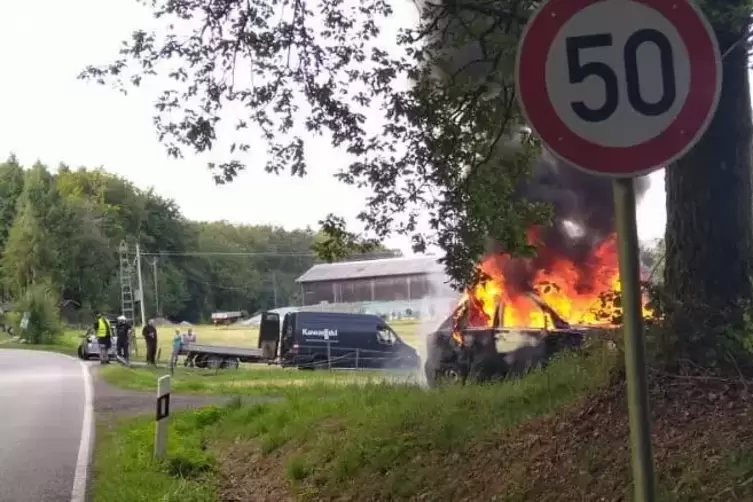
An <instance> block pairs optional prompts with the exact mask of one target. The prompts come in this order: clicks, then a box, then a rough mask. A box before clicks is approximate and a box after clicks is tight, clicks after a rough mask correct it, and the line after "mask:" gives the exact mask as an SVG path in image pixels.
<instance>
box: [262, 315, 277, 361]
mask: <svg viewBox="0 0 753 502" xmlns="http://www.w3.org/2000/svg"><path fill="white" fill-rule="evenodd" d="M279 343H280V315H279V314H276V313H274V312H262V314H261V322H260V323H259V348H260V349H261V350H262V355H263V357H264V358H265V359H274V358H275V357H277V346H278V345H279Z"/></svg>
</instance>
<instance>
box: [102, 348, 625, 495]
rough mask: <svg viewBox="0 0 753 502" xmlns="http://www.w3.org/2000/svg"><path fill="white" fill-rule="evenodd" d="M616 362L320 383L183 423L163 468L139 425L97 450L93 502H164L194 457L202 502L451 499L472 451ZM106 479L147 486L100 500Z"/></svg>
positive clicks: (570, 361)
mask: <svg viewBox="0 0 753 502" xmlns="http://www.w3.org/2000/svg"><path fill="white" fill-rule="evenodd" d="M613 363H614V361H613V356H611V355H610V354H607V353H602V354H599V355H598V356H592V357H588V358H582V357H575V356H569V357H563V358H562V359H560V360H558V361H555V362H554V363H553V364H552V365H551V366H550V367H549V368H548V369H547V370H546V371H544V372H537V373H535V374H533V375H531V376H529V377H528V378H525V379H522V380H517V381H510V382H506V383H503V384H497V385H488V386H467V387H448V388H444V389H439V390H431V391H427V390H423V389H420V388H417V387H415V386H409V385H403V384H387V383H382V384H374V383H368V384H365V385H358V386H356V385H345V386H334V385H327V384H325V383H322V384H321V389H327V390H328V393H326V394H322V393H319V392H316V393H312V392H311V391H310V389H309V388H308V387H304V388H294V389H290V390H289V392H288V393H287V395H286V397H287V399H285V400H284V401H282V402H279V403H263V404H253V405H243V406H240V405H238V404H237V403H236V404H234V405H232V406H228V407H226V408H211V409H209V410H208V411H207V410H204V411H201V412H187V413H185V414H184V415H180V421H181V422H176V423H175V424H174V425H173V430H172V435H173V437H171V440H172V441H171V444H170V446H169V448H170V451H169V461H168V462H167V463H162V464H160V465H158V466H155V465H154V464H153V463H152V461H151V460H150V459H149V457H148V452H149V450H150V448H151V446H150V445H151V441H152V436H151V433H150V432H149V433H147V429H144V427H147V428H148V422H138V421H135V422H134V421H131V422H125V423H122V424H120V425H119V426H118V427H116V432H115V433H114V434H113V435H112V436H108V437H109V439H107V437H106V438H105V439H103V443H102V444H100V446H99V448H98V450H97V451H98V459H97V463H96V464H95V465H98V466H102V465H105V464H106V467H102V468H100V469H98V470H96V471H95V473H96V478H95V494H96V496H95V500H107V501H110V500H113V501H120V500H123V501H126V500H128V501H130V500H173V498H171V497H178V495H179V493H180V490H183V489H189V488H182V487H183V486H189V487H190V486H191V485H190V483H192V481H190V480H187V479H186V478H185V476H176V475H175V468H173V467H170V466H171V465H173V464H175V463H178V464H181V463H182V462H184V460H181V459H184V458H186V455H188V458H190V459H193V457H192V456H191V455H193V454H194V453H196V450H197V449H198V451H200V452H201V454H200V455H198V456H197V457H196V458H197V459H200V460H197V461H198V462H200V463H202V465H203V462H204V460H201V459H204V458H207V459H209V460H206V462H207V463H208V464H207V465H211V467H210V468H207V469H204V470H203V471H202V474H201V476H202V477H201V480H202V482H203V483H205V484H206V486H207V487H211V489H212V490H214V491H213V492H212V493H210V492H209V491H207V492H204V493H203V494H202V496H204V497H206V498H203V499H202V500H204V501H207V502H208V501H211V500H218V499H220V498H221V499H222V500H270V501H271V500H275V501H277V500H280V501H282V500H289V499H291V498H302V499H311V500H325V499H330V498H339V499H341V500H389V499H392V500H395V499H407V498H411V497H419V496H428V498H427V499H426V500H453V499H457V498H456V496H457V495H459V494H460V493H459V492H458V491H457V490H458V488H462V487H463V486H464V481H463V479H464V478H463V477H462V476H458V475H457V469H463V467H462V466H463V459H464V458H465V457H467V456H468V455H469V454H470V453H471V452H472V451H473V449H474V448H476V447H477V446H478V445H479V444H483V443H484V442H485V441H487V440H489V439H490V438H493V437H497V436H499V435H504V434H506V433H507V432H508V431H509V430H511V428H513V427H515V426H517V425H519V424H521V423H522V422H525V421H527V420H530V419H532V418H534V417H539V416H542V415H546V414H550V413H553V412H555V411H557V410H561V409H562V408H563V407H565V406H566V405H567V404H568V403H572V402H573V401H574V400H577V399H578V398H580V397H582V396H584V395H585V394H587V393H589V392H592V391H594V390H596V389H598V388H600V387H601V386H603V385H605V384H606V382H607V381H608V378H609V375H610V371H611V369H612V367H613ZM208 417H211V419H210V418H208ZM197 421H198V422H197ZM181 424H195V425H196V426H195V427H193V428H190V427H184V426H183V425H181ZM179 429H180V430H179ZM139 431H140V432H139ZM119 438H120V439H119ZM178 438H180V439H178ZM108 441H109V443H108ZM178 441H180V442H178ZM118 444H120V445H121V446H120V447H119V448H117V447H116V448H112V446H113V445H115V446H117V445H118ZM204 444H208V445H209V446H208V449H207V450H204V449H202V445H204ZM195 445H198V446H195ZM108 446H109V449H110V451H109V452H108V451H107V450H106V448H108ZM136 452H141V453H140V454H137V453H136ZM187 452H189V453H190V454H188V453H187ZM207 452H210V453H207ZM100 456H101V458H103V459H104V460H100ZM448 459H449V463H448ZM191 462H194V460H191ZM448 467H449V468H450V470H449V471H447V470H445V469H447V468H448ZM103 469H105V470H109V469H111V471H110V472H123V471H124V470H125V471H126V472H131V471H133V472H135V473H138V472H145V471H150V472H151V474H149V477H150V478H151V477H152V476H154V477H155V481H154V482H152V481H146V482H142V481H139V482H134V483H133V485H132V490H138V492H136V491H133V492H132V493H131V494H130V495H129V496H130V498H102V497H104V494H105V493H107V490H106V489H105V488H103V484H107V483H108V482H107V481H106V480H104V479H105V478H106V476H104V474H103ZM191 469H193V468H191ZM443 476H444V477H443ZM125 483H126V484H129V485H130V484H131V483H129V482H128V481H127V480H126V481H125ZM187 483H188V485H186V484H187ZM118 484H119V485H120V482H118ZM207 490H209V488H207ZM249 493H251V494H253V497H252V498H248V497H249ZM176 500H177V498H176ZM183 500H185V499H183ZM188 500H196V499H188Z"/></svg>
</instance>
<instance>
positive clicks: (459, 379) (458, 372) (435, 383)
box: [424, 363, 467, 387]
mask: <svg viewBox="0 0 753 502" xmlns="http://www.w3.org/2000/svg"><path fill="white" fill-rule="evenodd" d="M424 372H425V374H426V382H427V383H428V384H429V387H439V386H442V385H452V384H458V383H464V382H465V380H466V378H467V375H465V374H464V372H463V371H462V369H461V368H460V367H459V366H457V365H454V364H442V365H440V366H439V367H435V366H430V365H429V364H428V363H427V364H426V366H424Z"/></svg>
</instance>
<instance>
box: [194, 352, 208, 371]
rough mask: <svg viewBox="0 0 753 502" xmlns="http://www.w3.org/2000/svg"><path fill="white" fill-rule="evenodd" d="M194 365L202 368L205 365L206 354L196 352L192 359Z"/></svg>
mask: <svg viewBox="0 0 753 502" xmlns="http://www.w3.org/2000/svg"><path fill="white" fill-rule="evenodd" d="M193 362H194V365H195V366H196V367H197V368H201V369H204V368H206V367H207V355H206V354H198V355H197V356H196V359H194V361H193Z"/></svg>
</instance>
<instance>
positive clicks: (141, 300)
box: [136, 243, 146, 326]
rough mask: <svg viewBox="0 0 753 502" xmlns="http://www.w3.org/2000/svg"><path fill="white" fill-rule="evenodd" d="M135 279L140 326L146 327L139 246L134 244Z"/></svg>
mask: <svg viewBox="0 0 753 502" xmlns="http://www.w3.org/2000/svg"><path fill="white" fill-rule="evenodd" d="M136 278H137V280H138V282H139V295H138V296H139V298H138V301H139V310H141V325H142V326H146V312H145V309H144V280H143V279H142V277H141V246H139V244H138V243H137V244H136Z"/></svg>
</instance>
